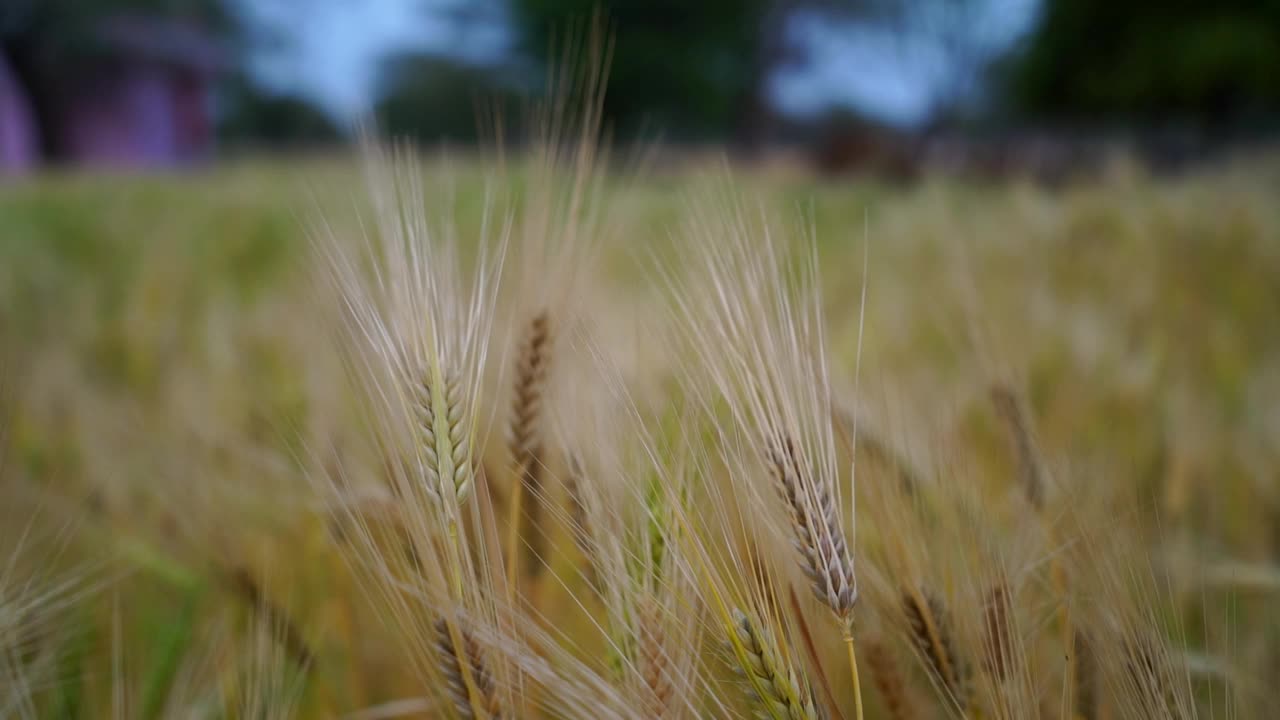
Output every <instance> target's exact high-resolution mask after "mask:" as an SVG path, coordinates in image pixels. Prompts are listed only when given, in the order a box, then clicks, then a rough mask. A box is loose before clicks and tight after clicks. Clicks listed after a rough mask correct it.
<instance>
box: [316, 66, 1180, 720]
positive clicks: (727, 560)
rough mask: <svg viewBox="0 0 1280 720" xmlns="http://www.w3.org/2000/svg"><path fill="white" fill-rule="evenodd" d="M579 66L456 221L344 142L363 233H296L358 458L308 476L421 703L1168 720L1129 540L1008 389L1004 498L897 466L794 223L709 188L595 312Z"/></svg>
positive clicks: (965, 476) (1151, 600)
mask: <svg viewBox="0 0 1280 720" xmlns="http://www.w3.org/2000/svg"><path fill="white" fill-rule="evenodd" d="M570 67H571V68H572V66H570ZM601 67H602V64H600V63H595V64H590V65H587V66H584V67H583V68H579V69H570V70H566V71H565V74H564V75H563V76H561V77H560V78H559V81H560V82H562V83H567V84H568V86H569V87H570V89H571V90H572V91H571V92H563V93H560V94H558V95H556V97H559V98H561V99H560V100H558V101H557V102H554V103H551V104H550V105H548V106H546V107H544V108H542V109H540V110H538V111H536V112H535V113H534V117H535V119H536V122H535V123H534V132H533V133H532V134H533V137H534V138H535V139H534V141H532V142H531V143H530V147H529V155H530V159H529V162H528V177H527V179H526V182H525V183H524V184H523V188H524V190H523V193H522V194H521V196H520V197H519V198H516V199H512V200H511V201H510V203H509V204H504V203H506V202H507V200H506V199H504V198H499V197H493V198H490V199H489V200H488V202H487V203H486V207H487V208H489V210H488V212H489V217H490V221H489V222H486V223H485V225H484V227H483V229H482V232H481V237H462V236H459V234H458V233H457V232H456V231H455V230H454V229H453V228H452V227H451V225H450V223H449V221H448V213H447V210H446V209H445V208H447V206H448V199H447V194H446V193H445V192H443V191H440V190H438V189H437V188H432V187H426V186H424V185H423V184H422V180H421V177H422V176H421V173H419V172H418V170H417V169H416V168H415V165H414V161H413V158H412V153H411V152H410V151H408V150H407V149H404V148H400V149H393V150H382V149H378V148H377V147H376V146H374V145H373V144H372V143H370V144H368V145H367V146H366V149H365V151H364V157H365V160H366V162H365V170H366V182H367V184H368V187H369V188H370V191H371V192H370V197H371V201H372V212H371V216H372V218H371V220H369V219H365V220H362V222H361V227H362V228H363V232H362V233H360V234H358V235H359V237H358V238H357V239H356V240H355V241H354V242H353V239H352V237H350V236H349V235H348V234H346V233H343V232H340V231H338V230H334V229H332V226H331V225H329V224H327V223H325V222H321V223H317V225H316V226H315V228H314V230H315V232H314V233H313V234H314V237H315V238H316V244H317V247H318V248H319V249H320V250H321V252H320V253H319V254H320V256H321V257H322V258H323V261H324V267H325V276H326V278H327V279H328V280H329V281H330V283H329V285H328V286H329V287H330V288H332V289H334V290H335V291H336V292H335V296H336V297H338V298H339V299H340V300H339V307H340V311H339V315H340V316H341V321H340V322H339V323H338V327H339V331H338V332H336V333H335V337H336V339H337V341H338V343H339V344H340V347H341V348H342V351H343V357H344V359H345V363H346V369H347V372H348V376H349V378H350V379H351V380H352V381H353V383H354V384H355V386H356V388H357V390H358V396H359V397H360V398H361V399H362V404H361V408H362V410H363V414H362V417H361V420H362V421H363V422H364V424H365V425H366V427H367V428H368V430H369V433H368V434H369V437H370V438H371V440H372V442H373V444H374V445H376V454H377V456H378V457H380V458H381V459H382V463H381V465H382V467H381V468H379V471H378V472H375V473H362V472H359V471H355V470H347V469H343V468H337V469H330V470H329V471H327V472H323V473H319V474H318V478H317V479H318V483H317V487H319V488H320V489H321V490H322V491H323V492H324V494H325V497H326V498H327V500H328V503H329V504H328V507H329V508H330V509H331V511H332V512H333V513H334V515H335V520H336V521H337V522H338V523H340V524H341V526H342V528H343V532H342V533H341V537H342V542H343V543H344V544H345V547H346V548H347V550H348V551H349V552H350V556H351V557H352V558H353V559H354V561H355V566H356V567H357V568H359V569H360V570H361V571H362V572H363V575H362V577H363V578H364V579H365V582H366V587H367V588H368V589H369V592H370V593H371V594H372V595H373V596H374V597H375V598H376V600H377V602H378V603H379V605H380V607H382V608H384V609H385V611H386V617H388V618H390V619H391V620H392V621H393V622H394V625H395V627H396V628H397V632H398V635H399V637H400V639H401V640H402V641H403V643H404V647H403V649H404V651H405V657H406V658H408V659H410V660H411V662H412V663H413V671H414V673H415V674H416V676H417V677H419V678H420V681H421V687H422V688H423V692H424V693H426V694H427V695H429V696H430V698H431V707H432V712H433V713H435V714H438V715H439V716H442V717H443V716H452V717H459V718H473V717H489V718H521V717H540V716H545V717H565V718H575V717H576V718H600V717H634V718H674V717H744V716H750V717H768V718H775V719H778V720H782V719H784V718H785V719H788V720H799V719H801V718H836V717H846V718H858V720H861V719H862V718H864V717H886V718H895V719H898V720H907V719H910V718H925V717H939V716H947V717H964V718H979V717H983V718H985V717H992V718H1011V719H1012V718H1033V717H1047V718H1064V719H1066V718H1112V717H1113V718H1166V717H1194V716H1196V713H1197V707H1198V704H1197V692H1198V690H1197V683H1198V682H1199V679H1198V678H1196V677H1194V676H1193V672H1192V670H1191V669H1189V666H1188V663H1187V662H1186V658H1185V657H1184V656H1183V653H1182V651H1181V650H1180V649H1179V644H1178V643H1177V642H1176V632H1173V631H1171V629H1170V628H1169V627H1167V624H1166V623H1165V622H1164V619H1163V616H1162V613H1161V611H1160V609H1159V608H1160V596H1161V594H1160V583H1159V582H1158V580H1157V579H1156V576H1155V573H1154V571H1153V570H1152V568H1151V566H1150V563H1149V562H1148V561H1147V559H1146V558H1145V557H1144V556H1143V555H1142V554H1141V552H1140V551H1137V550H1136V548H1138V547H1140V544H1138V543H1135V542H1130V541H1129V540H1130V538H1126V537H1124V536H1123V533H1122V532H1121V530H1119V529H1117V527H1122V526H1123V524H1122V523H1115V524H1112V523H1108V522H1106V517H1107V514H1108V511H1107V510H1106V509H1105V508H1103V507H1102V506H1101V505H1100V502H1101V500H1099V499H1098V498H1101V497H1109V496H1105V495H1103V494H1098V493H1091V492H1090V490H1089V485H1088V483H1087V482H1076V481H1073V480H1072V479H1070V478H1064V477H1060V475H1062V473H1058V472H1054V471H1053V470H1051V463H1050V462H1049V461H1047V460H1046V459H1045V458H1044V457H1042V455H1041V453H1040V451H1039V449H1038V447H1037V442H1036V432H1035V428H1034V421H1033V417H1032V416H1031V413H1030V412H1029V411H1028V410H1027V407H1026V402H1025V400H1024V399H1023V397H1022V394H1021V392H1020V390H1019V388H1018V385H1017V384H1016V383H1015V382H1013V381H1011V380H1008V379H1004V378H1002V379H998V380H995V381H993V382H992V385H991V390H990V393H991V399H992V406H993V411H994V412H995V414H996V416H997V417H999V418H1000V419H1001V420H1002V421H1003V422H1004V424H1005V425H1006V427H1007V430H1008V437H1009V443H1008V452H1009V453H1010V457H1011V465H1012V466H1014V467H1016V469H1017V476H1018V482H1017V483H1010V486H1009V491H1008V493H1006V494H1004V495H998V496H994V497H993V496H991V495H990V494H989V493H984V492H982V491H980V490H979V489H978V488H977V486H976V485H975V484H974V483H972V482H969V480H970V479H971V475H972V474H973V472H974V471H972V470H970V469H967V468H966V463H965V458H964V453H963V448H958V449H956V450H954V451H952V452H950V453H949V454H950V455H951V456H952V457H949V458H948V461H947V462H946V463H945V464H943V465H942V466H941V467H938V468H923V467H919V466H916V465H914V464H913V463H912V462H911V460H909V459H908V458H907V457H905V456H904V455H903V454H902V453H900V452H898V451H897V450H895V448H894V444H893V442H891V439H888V438H886V437H884V436H883V434H882V433H881V434H878V433H877V432H876V428H875V427H874V425H875V424H874V422H872V421H871V420H868V419H867V417H866V413H865V412H864V411H863V410H862V409H861V408H860V407H859V405H858V392H857V387H858V382H859V378H858V372H857V369H856V365H855V367H854V368H853V371H852V372H850V373H847V376H840V377H836V376H834V373H833V371H832V368H831V366H830V365H829V363H828V351H827V347H826V344H825V340H824V330H825V328H826V320H824V317H823V307H822V304H821V302H820V299H821V298H820V293H819V288H818V287H817V282H816V280H817V275H818V272H817V270H818V267H817V259H816V257H817V256H816V252H815V250H814V243H813V237H812V235H811V233H810V232H809V231H808V230H807V229H806V228H805V227H804V226H803V224H799V225H795V226H789V225H787V224H786V223H785V222H783V223H779V222H777V220H776V219H775V218H772V217H768V216H767V214H766V213H764V212H763V211H762V210H760V209H759V208H758V206H756V205H755V204H753V203H752V201H751V199H750V198H749V197H747V196H746V194H745V193H738V192H736V191H735V190H734V189H733V188H732V180H731V179H730V178H729V177H728V176H727V175H725V176H724V177H722V178H721V182H719V186H720V187H721V189H722V191H721V192H718V193H709V194H708V195H707V196H705V197H699V198H696V199H690V200H689V203H688V213H687V217H686V218H685V219H684V221H683V223H682V225H681V226H680V227H677V228H661V227H657V228H654V229H653V232H655V233H664V232H669V233H670V238H671V240H672V243H671V245H672V248H673V253H672V255H671V257H670V258H665V257H654V258H648V259H639V260H638V262H646V260H652V262H650V263H649V270H650V272H649V273H648V276H649V277H651V278H653V284H654V286H655V287H657V288H658V289H659V291H658V292H657V293H656V294H657V295H660V297H661V301H660V302H656V303H648V304H644V305H642V306H640V307H639V310H640V312H636V310H637V307H628V308H616V307H602V306H601V305H600V304H599V303H594V304H593V302H592V300H591V299H592V298H598V297H600V296H601V295H600V293H598V292H594V289H593V288H592V287H590V285H591V283H592V282H594V281H595V277H596V276H597V275H596V268H595V263H596V261H597V257H598V253H597V250H598V249H599V248H600V246H601V245H602V244H604V243H607V242H608V239H609V237H610V228H611V226H612V225H613V224H614V223H615V222H617V220H615V213H614V212H613V208H614V205H613V204H612V201H611V198H610V196H609V193H608V192H607V191H606V189H605V188H606V183H604V181H603V178H604V176H605V170H604V167H605V166H606V164H607V162H606V160H607V159H606V158H604V157H602V156H601V153H600V151H599V148H600V147H601V145H600V143H599V142H598V140H599V135H600V128H601V117H600V113H601V104H600V102H599V99H600V97H601V92H602V87H603V76H604V73H603V70H601V69H600V68H601ZM593 68H594V69H593ZM575 98H576V99H575ZM583 98H585V100H583ZM500 208H505V209H500ZM866 267H867V266H866V264H864V266H863V267H854V268H848V269H847V270H846V272H851V273H857V274H861V276H862V278H861V286H862V290H863V302H864V303H865V302H867V301H868V296H867V294H866V289H867V288H868V287H869V286H870V285H871V283H872V282H873V281H874V272H870V273H867V272H866ZM830 272H831V270H830V269H826V270H824V274H830ZM870 300H871V301H874V294H872V296H871V298H870ZM626 312H631V313H632V314H633V315H636V316H639V317H638V319H637V322H636V323H635V327H637V328H639V329H638V330H635V331H634V332H633V333H632V337H631V338H630V339H629V340H628V339H627V338H624V337H622V336H624V335H626V332H625V331H623V330H619V327H620V326H622V325H625V323H623V322H622V321H621V320H619V317H620V316H621V315H622V314H624V313H626ZM842 319H843V320H844V321H848V322H857V323H861V318H860V314H859V310H858V308H856V307H855V308H852V309H851V310H850V311H849V312H848V317H846V318H842ZM859 332H860V330H859ZM491 428H493V430H492V431H491ZM499 429H500V431H499ZM855 499H856V503H855ZM855 523H856V527H855ZM1171 638H1172V640H1171Z"/></svg>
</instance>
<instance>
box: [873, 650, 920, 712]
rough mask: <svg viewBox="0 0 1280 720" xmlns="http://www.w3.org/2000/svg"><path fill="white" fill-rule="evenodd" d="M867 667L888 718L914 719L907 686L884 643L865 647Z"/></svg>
mask: <svg viewBox="0 0 1280 720" xmlns="http://www.w3.org/2000/svg"><path fill="white" fill-rule="evenodd" d="M867 666H868V667H870V669H871V680H872V681H873V682H874V683H875V684H876V689H877V690H879V691H880V699H881V701H883V702H884V709H885V711H886V712H887V713H888V715H889V717H890V718H891V719H892V720H911V719H912V718H914V717H916V713H915V710H914V709H913V708H912V707H911V699H910V698H909V697H908V696H907V684H906V682H905V681H904V680H903V678H902V673H901V672H900V671H899V670H898V663H897V661H896V660H894V658H893V653H892V652H891V651H890V650H889V648H888V647H886V646H885V645H884V643H880V642H872V643H869V644H868V645H867Z"/></svg>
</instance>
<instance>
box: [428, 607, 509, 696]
mask: <svg viewBox="0 0 1280 720" xmlns="http://www.w3.org/2000/svg"><path fill="white" fill-rule="evenodd" d="M435 630H436V652H437V654H438V655H439V662H440V673H441V675H442V676H443V677H444V680H445V685H446V687H447V688H448V691H449V700H450V701H452V702H453V707H454V710H455V711H457V713H458V716H459V717H461V718H463V719H464V720H473V719H474V718H477V717H480V718H490V719H491V720H498V719H499V718H502V717H503V715H502V706H501V703H500V702H499V700H498V693H497V689H496V685H495V683H494V679H493V672H492V671H491V670H490V669H489V666H488V664H487V663H485V661H484V657H483V655H482V654H481V652H480V646H479V644H478V643H477V642H476V640H475V637H474V636H473V635H472V634H471V633H470V632H468V631H467V630H466V629H465V628H463V627H462V626H460V625H459V624H457V623H451V622H448V621H446V620H445V619H444V618H440V619H439V620H437V621H436V623H435Z"/></svg>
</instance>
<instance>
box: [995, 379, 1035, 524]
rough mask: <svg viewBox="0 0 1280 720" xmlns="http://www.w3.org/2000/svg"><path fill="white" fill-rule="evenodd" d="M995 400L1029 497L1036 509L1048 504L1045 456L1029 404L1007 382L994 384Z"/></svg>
mask: <svg viewBox="0 0 1280 720" xmlns="http://www.w3.org/2000/svg"><path fill="white" fill-rule="evenodd" d="M991 402H992V403H993V404H994V405H995V407H996V413H997V414H998V415H1000V418H1001V419H1002V420H1003V421H1004V424H1005V427H1006V428H1007V429H1008V434H1009V442H1010V443H1011V444H1012V445H1013V452H1014V455H1015V456H1016V457H1017V461H1018V479H1019V481H1020V482H1021V483H1022V489H1023V492H1025V493H1026V495H1027V501H1028V502H1030V503H1031V506H1032V507H1034V508H1035V509H1036V510H1041V509H1043V508H1044V491H1045V487H1044V486H1045V469H1044V459H1043V458H1042V457H1041V456H1040V447H1039V444H1038V443H1037V442H1036V438H1035V433H1034V432H1033V431H1032V428H1031V419H1030V417H1028V413H1027V411H1026V408H1025V407H1024V406H1023V403H1022V400H1021V399H1020V398H1019V397H1018V395H1017V393H1015V392H1014V391H1013V390H1012V389H1011V388H1009V387H1007V386H1005V385H999V384H997V385H993V386H992V388H991Z"/></svg>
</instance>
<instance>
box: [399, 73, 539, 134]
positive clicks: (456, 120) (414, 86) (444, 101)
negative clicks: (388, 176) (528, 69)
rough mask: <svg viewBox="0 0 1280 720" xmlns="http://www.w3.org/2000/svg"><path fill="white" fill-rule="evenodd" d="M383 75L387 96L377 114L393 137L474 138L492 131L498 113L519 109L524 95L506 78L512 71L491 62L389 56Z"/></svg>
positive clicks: (505, 113)
mask: <svg viewBox="0 0 1280 720" xmlns="http://www.w3.org/2000/svg"><path fill="white" fill-rule="evenodd" d="M382 75H383V79H384V89H383V92H382V93H381V96H382V100H381V101H380V102H379V103H378V104H377V106H376V107H375V108H374V115H375V117H377V120H378V123H379V129H380V130H381V131H383V132H385V133H387V134H388V135H390V136H392V137H407V138H412V139H414V140H418V141H420V142H431V143H434V142H441V141H444V142H458V143H471V142H475V141H476V140H477V139H480V136H479V133H480V132H481V131H487V128H485V125H486V123H487V122H488V121H489V120H490V119H491V118H492V114H493V113H494V112H501V113H502V114H504V115H510V114H511V113H512V111H514V110H515V109H516V108H517V103H518V100H517V97H518V94H517V93H516V92H515V91H513V90H512V89H511V88H508V87H506V86H504V85H502V84H501V82H500V78H502V77H510V73H509V72H508V73H504V72H501V70H500V69H498V68H493V67H490V66H486V65H469V64H465V63H461V62H458V61H456V60H454V59H451V58H445V57H438V56H432V55H419V54H406V55H400V56H396V57H393V58H391V59H390V60H388V61H387V62H386V63H385V65H384V69H383V74H382ZM483 139H484V140H490V139H492V138H488V137H485V138H483Z"/></svg>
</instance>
